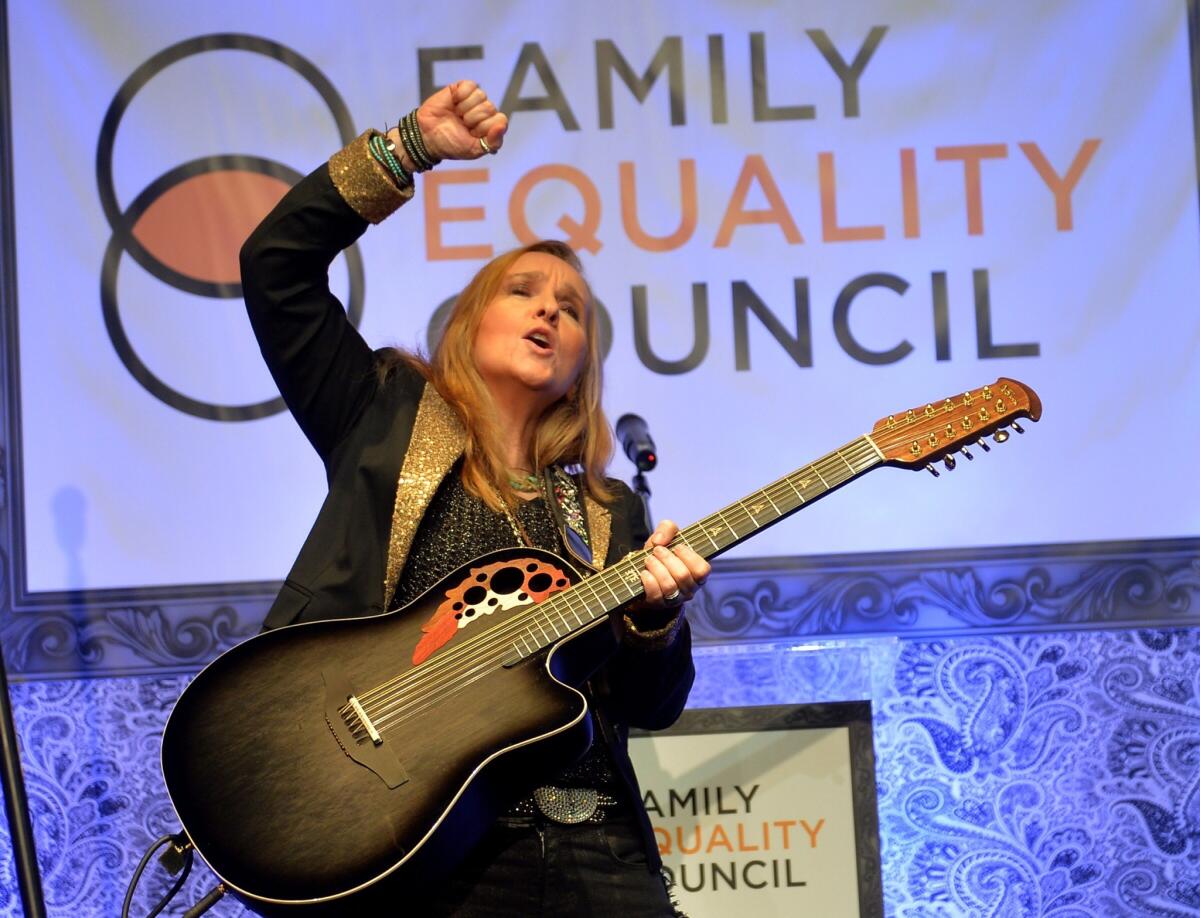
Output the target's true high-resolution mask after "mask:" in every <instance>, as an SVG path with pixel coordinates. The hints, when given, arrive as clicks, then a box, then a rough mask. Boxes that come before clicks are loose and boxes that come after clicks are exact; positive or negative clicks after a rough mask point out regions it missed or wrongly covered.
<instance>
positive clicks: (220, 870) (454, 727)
mask: <svg viewBox="0 0 1200 918" xmlns="http://www.w3.org/2000/svg"><path fill="white" fill-rule="evenodd" d="M535 568H536V570H535ZM522 577H523V578H524V579H522ZM546 577H550V578H551V583H550V585H549V588H548V589H544V590H543V589H533V590H531V589H530V584H532V586H533V587H535V588H541V587H545V586H546V580H545V578H546ZM578 580H579V575H578V574H577V573H576V572H575V571H574V570H573V569H572V568H571V567H570V565H568V564H567V563H566V562H564V561H562V560H561V559H559V558H557V557H555V556H554V555H551V554H549V553H548V552H542V551H538V550H536V549H510V550H505V551H502V552H496V553H494V554H491V555H487V556H485V557H483V558H480V559H477V560H476V561H474V562H471V563H470V564H468V565H464V566H463V567H462V568H460V569H459V570H457V571H455V572H454V573H453V574H451V575H449V576H448V577H446V578H445V579H443V580H442V581H441V582H440V583H439V584H437V585H436V586H434V587H433V588H431V589H430V590H429V591H428V592H427V593H426V594H425V595H424V596H422V597H420V598H419V599H417V600H415V601H414V602H413V603H411V604H410V605H409V606H406V607H405V608H403V609H400V610H398V611H395V612H391V613H388V614H386V615H380V616H372V617H367V618H357V619H346V620H338V621H328V622H315V623H312V624H304V625H297V626H293V627H290V628H284V629H280V630H278V631H272V632H268V633H266V634H262V635H259V636H257V637H255V638H252V639H250V640H248V641H246V642H245V643H243V644H240V645H239V646H237V647H235V648H233V649H232V650H230V651H228V652H227V653H225V654H223V655H222V656H221V657H219V658H218V659H217V660H215V661H214V662H213V663H212V664H211V665H210V666H208V667H207V668H206V669H205V670H203V671H202V672H201V673H200V674H199V675H198V676H197V677H196V679H195V680H194V681H193V682H192V683H191V684H190V685H189V686H188V688H187V689H186V690H185V691H184V693H183V695H182V696H181V697H180V699H179V702H178V703H177V704H176V707H175V709H174V711H173V712H172V714H171V716H170V718H169V720H168V722H167V724H166V727H165V730H164V733H163V745H162V765H163V774H164V776H165V779H166V785H167V790H168V792H169V794H170V796H171V800H172V802H173V803H174V805H175V809H176V812H177V813H178V814H179V817H180V820H181V822H182V823H183V826H184V828H185V830H186V831H187V834H188V837H189V838H191V840H192V842H193V844H194V845H195V847H196V850H197V852H198V853H199V854H200V855H201V856H202V857H203V858H204V859H205V860H206V861H207V862H208V864H209V865H210V866H211V867H212V869H213V870H214V872H215V873H216V874H217V875H218V876H219V877H220V878H221V879H222V880H223V881H225V883H226V885H227V886H228V887H230V888H231V889H232V890H233V891H235V892H236V893H237V894H239V896H240V897H241V898H242V899H243V901H245V902H246V904H247V905H248V907H250V908H252V909H254V910H255V911H258V912H260V913H262V914H277V913H283V914H289V913H292V912H294V911H295V910H296V909H297V908H298V907H302V906H304V907H303V911H304V912H305V913H311V912H313V911H321V910H323V909H320V908H317V909H313V908H312V906H320V905H323V906H324V909H327V910H329V911H332V912H338V911H341V913H343V914H344V913H346V912H345V911H344V910H345V909H346V908H350V907H356V906H358V905H360V904H362V903H363V902H365V901H369V900H371V899H372V898H374V897H377V896H384V897H386V900H387V901H388V902H389V904H390V908H391V910H395V909H396V907H397V906H398V905H402V904H403V902H404V901H405V899H406V898H408V897H413V896H417V895H420V894H421V893H422V892H423V891H425V890H428V889H429V888H431V886H430V884H433V883H436V882H437V879H436V878H437V876H438V875H440V874H444V873H445V872H446V871H447V870H448V869H449V868H451V867H452V866H453V865H454V863H455V862H456V861H457V860H458V859H459V858H461V857H462V856H464V855H465V854H466V853H467V852H468V851H469V850H470V849H471V847H472V845H473V844H474V843H475V841H477V840H478V838H479V837H481V835H482V834H483V832H485V831H486V829H487V828H488V826H489V825H490V824H491V822H492V821H493V820H494V819H495V817H496V816H497V815H498V814H499V813H500V812H502V811H503V810H504V808H505V807H506V806H507V805H509V804H510V803H511V802H512V801H513V800H514V799H516V798H518V797H519V796H520V794H521V793H522V792H524V791H527V790H528V789H529V788H531V787H533V786H536V784H538V783H541V782H543V781H544V780H546V779H547V778H548V777H550V776H551V775H553V774H554V773H555V772H556V771H557V770H558V769H560V768H562V767H564V766H565V765H567V764H569V763H570V762H571V761H573V760H575V759H577V758H578V757H579V756H581V755H582V754H583V753H584V752H585V751H586V750H587V748H588V745H589V743H590V740H591V735H590V733H591V730H590V718H588V717H586V716H585V715H586V713H587V705H586V702H585V699H584V697H583V695H582V694H580V692H578V691H576V690H575V689H574V688H571V687H569V686H568V685H567V684H565V683H564V681H560V678H561V679H563V680H566V681H570V682H573V683H575V684H579V683H580V682H582V680H583V679H585V678H586V677H587V675H588V674H590V672H591V671H592V670H594V669H595V667H596V666H597V665H598V664H599V663H600V662H602V660H603V658H604V656H605V654H606V653H607V652H609V651H610V650H611V648H612V647H613V646H615V644H614V640H613V636H612V632H611V630H610V629H609V628H608V627H607V626H606V625H605V620H604V619H599V620H597V621H595V622H593V623H592V624H591V625H590V626H589V627H587V628H585V629H582V630H581V631H580V632H579V633H578V635H577V636H572V637H571V638H570V639H569V640H568V641H565V642H562V643H560V644H559V645H557V646H555V647H554V648H553V649H552V650H551V651H550V652H549V653H546V652H541V653H538V654H536V655H534V656H531V657H528V658H526V659H523V660H521V661H520V662H517V663H515V664H512V663H510V664H509V665H507V666H506V665H503V664H500V663H497V662H496V661H495V660H492V659H490V658H488V657H486V656H483V655H481V654H480V653H479V652H477V651H473V650H472V648H473V647H476V646H480V645H486V644H490V645H499V644H502V643H503V639H502V636H503V635H504V634H505V629H506V625H507V626H508V629H509V630H511V629H512V625H513V622H514V621H516V620H518V619H520V618H522V617H523V616H527V615H528V613H529V609H530V607H531V606H532V605H533V604H534V601H536V600H538V599H539V598H545V597H544V595H543V596H540V597H539V593H546V594H548V593H550V592H557V591H558V590H561V589H565V588H566V586H568V585H569V584H570V583H574V582H577V581H578ZM522 597H524V598H523V599H522ZM456 603H457V606H456ZM506 605H507V608H505V606H506ZM456 608H457V610H458V611H455V610H456ZM488 609H490V610H491V611H490V612H489V611H487V610H488ZM464 613H466V614H465V615H464ZM448 614H450V615H451V620H452V621H454V622H455V623H456V624H455V625H454V627H453V628H451V629H450V630H449V631H447V630H446V616H447V615H448ZM464 618H466V619H467V621H466V622H465V624H461V625H460V624H458V623H460V622H463V620H464ZM439 622H440V625H439ZM439 628H440V636H436V638H435V643H436V641H437V640H442V641H444V643H443V644H442V646H439V647H436V648H435V649H434V650H433V651H431V652H429V655H428V656H427V657H426V658H424V659H423V660H421V662H419V663H414V654H415V651H417V648H418V647H419V646H420V647H423V648H424V649H426V650H427V649H428V646H429V639H430V635H431V633H432V634H435V635H438V634H439ZM497 629H500V630H497ZM447 634H450V636H449V637H448V638H447V637H446V635H447ZM422 642H425V643H424V644H423V643H422ZM416 656H417V657H420V656H421V653H419V652H418V653H416ZM425 674H428V675H425ZM417 676H423V677H424V678H422V679H417V678H415V677H417ZM380 686H387V687H389V688H386V689H385V690H383V691H381V690H380V689H379V688H378V687H380ZM372 689H375V696H376V701H375V702H374V704H372V703H371V702H368V701H367V700H366V699H367V698H368V697H369V696H371V690H372ZM350 695H355V696H356V697H362V698H363V699H364V701H363V702H362V704H363V708H364V709H365V710H366V711H370V712H371V714H370V716H369V718H368V719H369V720H370V721H371V724H372V726H373V727H375V728H376V730H377V733H378V737H379V740H380V742H376V741H375V740H373V739H372V738H371V737H370V736H369V735H368V734H367V731H366V729H365V728H364V725H363V722H362V719H361V718H359V717H358V716H357V714H356V712H355V711H353V710H351V709H347V707H346V701H347V698H348V697H349V696H350ZM347 711H349V713H347Z"/></svg>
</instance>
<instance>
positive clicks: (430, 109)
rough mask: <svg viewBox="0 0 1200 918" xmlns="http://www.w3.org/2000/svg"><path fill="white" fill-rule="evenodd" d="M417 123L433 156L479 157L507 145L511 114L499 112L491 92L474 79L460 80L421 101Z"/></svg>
mask: <svg viewBox="0 0 1200 918" xmlns="http://www.w3.org/2000/svg"><path fill="white" fill-rule="evenodd" d="M417 125H418V126H419V127H420V128H421V136H422V137H423V138H424V140H425V148H426V149H427V150H428V151H429V153H430V154H431V155H432V156H435V157H437V158H438V159H478V158H479V157H480V156H483V155H485V154H487V153H489V152H490V153H495V152H496V151H497V150H499V149H500V147H501V146H503V145H504V132H505V131H507V130H508V116H507V115H505V114H504V113H503V112H499V111H497V110H496V106H495V105H493V104H492V102H491V100H490V99H488V97H487V93H485V92H484V91H483V90H482V89H481V88H480V87H479V86H477V85H476V84H475V83H474V82H473V81H471V80H459V81H458V82H457V83H451V84H450V85H449V86H446V87H444V88H442V89H439V90H438V91H437V92H435V93H434V94H433V95H432V96H430V97H429V98H428V99H426V100H425V101H424V102H422V103H421V107H420V108H418V109H417ZM481 140H482V141H483V143H481V142H480V141H481ZM485 143H486V148H485V146H484V144H485Z"/></svg>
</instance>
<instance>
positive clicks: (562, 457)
mask: <svg viewBox="0 0 1200 918" xmlns="http://www.w3.org/2000/svg"><path fill="white" fill-rule="evenodd" d="M506 129H507V118H506V117H505V115H503V114H502V113H499V112H497V111H496V109H495V106H494V105H492V103H491V102H490V101H489V100H488V98H487V96H486V94H485V93H484V92H483V90H482V89H480V88H479V87H478V86H476V85H475V84H474V83H472V82H470V81H462V82H459V83H455V84H453V85H451V86H448V87H446V88H444V89H442V90H440V91H438V92H437V93H435V94H434V95H433V96H431V97H430V98H429V99H427V100H426V101H425V102H424V103H423V104H422V105H421V106H420V108H419V109H417V110H415V111H414V112H413V113H411V114H410V115H408V116H406V117H405V118H404V119H403V120H402V122H401V124H400V125H399V126H398V127H396V128H393V129H392V130H391V131H389V132H388V133H387V134H386V135H379V134H376V133H375V132H373V131H368V132H367V133H365V134H363V135H362V136H361V137H359V138H358V139H357V140H356V141H354V142H353V143H352V144H350V145H349V146H348V147H346V148H345V149H344V150H341V151H339V152H338V153H336V154H335V155H334V156H333V157H332V158H331V159H330V161H329V164H328V166H327V167H326V166H322V167H321V168H319V169H318V170H317V171H316V172H314V173H312V174H311V175H309V176H308V177H307V178H305V179H304V180H303V181H301V182H300V183H299V184H298V185H297V186H296V187H295V188H293V189H292V190H291V191H290V192H289V193H288V194H287V196H286V197H285V198H284V199H283V200H282V201H281V202H280V204H279V206H278V207H276V208H275V210H274V211H272V213H271V214H270V215H269V216H268V217H267V218H266V219H265V220H264V221H263V223H262V224H261V225H260V226H259V227H258V229H257V230H255V232H254V234H253V235H252V236H251V237H250V239H249V240H248V241H247V242H246V245H245V246H244V248H243V250H242V280H243V287H244V292H245V297H246V304H247V307H248V309H249V313H250V318H251V322H252V324H253V327H254V331H255V334H256V336H257V337H258V341H259V344H260V346H261V348H262V352H263V356H264V357H265V359H266V361H267V364H268V366H269V368H270V370H271V373H272V375H273V376H274V378H275V381H276V383H277V384H278V386H279V390H280V392H281V393H282V395H283V397H284V399H285V401H286V402H287V405H288V407H289V409H290V410H291V411H292V413H293V415H294V416H295V418H296V420H297V421H298V422H299V424H300V426H301V428H302V429H303V430H304V433H305V434H306V435H307V436H308V438H309V440H310V441H311V442H312V444H313V446H314V447H315V448H316V450H317V452H318V453H319V454H320V456H321V458H322V460H323V461H324V463H325V467H326V472H327V476H328V481H329V495H328V497H327V498H326V500H325V503H324V505H323V506H322V508H321V511H320V513H319V515H318V517H317V520H316V523H315V524H314V526H313V529H312V532H311V533H310V534H309V537H308V539H307V540H306V541H305V543H304V546H303V548H302V549H301V552H300V555H299V557H298V558H297V560H296V563H295V565H294V566H293V568H292V570H291V572H290V573H289V575H288V578H287V580H286V581H285V583H284V586H283V589H282V590H281V591H280V594H279V596H278V598H277V599H276V601H275V603H274V605H273V606H272V607H271V609H270V611H269V613H268V615H267V619H266V622H265V627H267V628H277V627H281V626H284V625H288V624H291V623H293V622H299V621H313V620H319V619H326V618H335V617H339V616H353V615H361V614H363V613H364V612H367V613H378V612H383V611H385V610H390V609H394V608H399V607H402V606H404V605H405V604H406V603H408V602H409V601H410V600H412V599H413V598H415V597H417V596H419V595H420V594H421V593H423V592H424V591H425V590H426V589H427V588H428V587H430V586H431V585H433V584H434V583H436V582H437V581H438V579H439V578H440V577H442V576H443V575H445V574H447V573H448V572H450V571H452V570H454V569H455V568H456V567H458V566H459V565H461V564H464V563H466V562H467V561H470V560H471V559H473V558H475V557H477V556H478V555H480V554H482V553H484V552H486V551H490V550H496V549H501V548H507V547H512V546H515V545H532V546H537V547H541V548H546V549H549V550H552V551H555V552H557V553H558V554H560V555H565V554H570V555H571V556H573V558H574V560H575V561H576V562H577V566H586V565H589V564H590V565H591V566H592V567H594V568H600V567H603V566H606V565H608V564H612V563H613V562H615V561H617V560H619V559H620V558H622V557H623V556H625V555H626V554H628V553H629V552H630V551H631V550H633V549H635V548H642V547H644V548H646V549H652V552H651V554H650V555H649V556H647V559H646V563H645V570H644V571H643V572H642V574H641V579H642V586H643V589H644V597H643V599H642V600H641V601H639V602H638V603H636V604H634V605H632V606H630V607H627V608H626V609H625V610H623V612H624V614H623V615H621V616H620V620H619V621H616V622H614V633H615V635H616V639H615V640H613V641H612V642H611V643H612V648H611V655H610V656H609V657H608V658H607V660H606V662H605V663H604V664H603V666H602V667H601V668H600V669H599V670H598V671H597V672H596V673H595V675H593V676H592V677H591V678H590V679H589V680H588V682H587V685H586V687H585V688H584V691H585V692H586V693H587V695H588V697H589V699H590V708H591V710H592V712H593V713H592V715H591V716H592V717H593V720H594V723H593V727H594V737H595V740H594V742H593V745H592V748H591V750H590V751H589V752H588V754H587V755H586V756H585V757H584V758H583V760H582V761H581V762H579V763H577V764H575V765H573V766H570V767H568V768H567V769H566V770H565V771H560V772H559V773H557V774H555V773H553V772H552V771H551V772H549V773H546V774H543V775H540V776H538V780H539V781H541V782H543V783H542V784H541V786H539V787H537V788H536V789H534V790H533V792H532V793H531V794H530V795H528V796H526V797H525V798H524V799H521V800H518V801H517V802H516V803H515V805H514V806H513V807H512V808H511V809H510V810H508V812H507V813H506V814H505V815H504V816H502V817H501V818H500V819H499V820H498V821H497V823H496V824H495V826H494V827H493V828H492V829H491V830H490V831H489V832H488V834H487V835H486V837H485V838H484V840H483V842H482V843H481V844H480V845H479V846H478V847H477V848H476V849H475V850H474V851H473V852H472V853H471V854H469V855H468V856H467V857H466V859H465V860H464V862H463V863H462V864H461V865H460V866H459V868H458V869H457V870H456V871H455V872H454V873H453V875H452V876H451V878H450V880H449V882H447V883H443V884H439V886H438V887H437V889H436V890H432V891H428V890H427V891H426V893H427V895H428V901H425V902H423V903H422V904H421V905H420V906H419V908H418V907H417V906H416V905H415V904H414V903H408V904H409V906H410V908H416V909H417V911H414V913H418V912H419V913H421V914H459V915H491V914H520V915H537V914H547V915H549V914H570V915H589V914H605V915H610V914H614V913H618V912H619V913H622V914H624V915H626V916H630V918H632V916H637V915H669V914H672V909H671V906H670V902H669V900H668V897H667V895H666V892H665V890H664V887H663V883H662V881H661V878H660V875H659V872H658V871H659V867H660V861H659V858H658V853H657V849H656V846H655V844H654V840H653V834H652V832H651V830H650V825H649V821H648V819H647V818H646V813H645V810H644V808H643V807H642V805H641V800H640V794H639V791H638V788H637V783H636V780H635V778H634V776H633V771H632V766H631V765H630V762H629V756H628V753H627V751H626V735H627V730H628V727H630V726H637V727H642V728H648V729H654V728H662V727H665V726H668V725H669V724H670V723H672V722H673V721H674V720H675V718H676V717H677V716H678V715H679V713H680V711H681V710H682V709H683V705H684V703H685V701H686V700H687V693H688V691H689V689H690V687H691V682H692V678H693V668H692V661H691V651H690V636H689V632H688V627H687V622H686V620H685V619H684V617H683V614H682V605H683V603H684V602H685V601H686V600H687V599H689V598H690V597H691V596H692V594H693V593H694V592H695V591H696V589H697V588H698V587H699V586H700V585H701V584H702V583H703V581H704V578H705V577H706V576H707V575H708V573H709V567H708V564H707V563H706V562H705V561H704V560H703V559H702V558H701V557H699V556H698V555H696V554H695V553H694V552H692V551H691V550H690V549H688V548H686V547H678V548H676V549H674V550H670V549H668V548H667V547H666V546H667V545H668V544H669V543H670V542H671V541H672V539H673V538H674V537H675V535H676V533H677V531H678V530H677V529H676V527H675V526H674V524H672V523H670V522H663V523H662V524H660V525H659V526H658V528H657V529H655V531H654V532H653V533H652V534H650V533H647V527H646V524H645V514H644V508H643V507H642V505H641V501H640V500H639V499H638V498H637V497H635V496H634V495H633V494H632V493H631V492H630V491H629V489H628V488H626V487H625V486H624V485H622V484H620V483H618V482H615V481H613V480H610V479H606V478H604V475H603V472H604V466H605V463H606V461H607V459H608V455H609V453H610V451H611V437H610V435H609V433H608V427H607V422H606V421H605V419H604V415H603V413H602V411H601V407H600V395H601V392H600V379H601V363H600V354H599V341H598V334H597V320H596V315H595V310H594V302H593V298H592V296H591V292H590V290H589V289H588V286H587V284H586V283H585V281H584V279H583V277H582V275H581V272H580V265H579V262H578V260H577V258H576V257H575V255H574V253H573V252H571V250H570V249H569V248H568V247H567V246H566V245H564V244H562V243H554V242H545V243H538V244H535V245H532V246H527V247H525V248H523V249H520V250H517V251H515V252H511V253H508V254H505V255H501V256H500V257H499V258H497V259H495V260H494V261H493V262H491V263H490V264H488V265H486V266H485V267H484V268H483V269H482V270H481V271H480V272H479V274H478V275H477V276H476V277H475V278H474V279H473V280H472V281H471V283H470V284H469V285H468V286H467V288H466V289H465V290H464V291H463V293H462V294H461V295H460V297H459V299H458V301H457V303H456V306H455V309H454V310H453V312H452V314H451V316H450V318H449V320H448V323H447V326H446V330H445V332H444V334H443V337H442V340H441V343H440V344H439V346H438V348H437V351H436V352H435V354H434V355H433V356H432V359H431V360H429V361H425V360H422V359H421V358H418V357H416V356H413V355H407V354H402V353H399V352H396V351H390V350H384V351H379V352H374V353H373V352H372V351H371V350H370V348H369V347H368V346H367V344H366V343H365V342H364V341H363V340H362V338H361V337H360V336H359V335H358V333H357V332H356V331H355V330H354V328H353V327H352V326H351V325H350V323H349V322H348V321H347V319H346V316H345V312H344V310H343V308H342V306H341V304H340V303H338V301H337V300H336V298H335V297H334V296H333V295H332V294H331V293H330V291H329V287H328V280H327V269H328V265H329V263H330V262H331V261H332V259H333V258H334V257H335V256H336V255H337V253H338V252H340V251H341V250H342V249H343V248H345V247H346V246H348V245H350V244H351V243H352V242H354V240H355V239H357V238H358V236H359V235H361V234H362V233H363V232H364V231H365V229H366V227H367V224H368V223H369V222H376V223H377V222H379V221H380V220H382V219H383V218H384V217H386V216H387V215H388V214H390V213H391V212H392V211H394V210H395V209H397V208H398V207H399V206H400V205H402V204H403V203H404V202H405V201H407V200H409V199H410V198H411V197H412V194H413V190H414V185H415V182H414V178H413V174H414V173H417V172H420V171H424V170H426V169H428V168H432V167H433V166H434V165H436V164H437V163H438V162H440V161H441V160H443V159H460V160H470V159H476V158H478V157H480V156H483V155H486V154H488V153H495V152H497V151H498V150H499V149H500V148H501V146H502V145H503V142H504V134H505V131H506ZM578 467H582V471H581V472H577V474H574V475H573V474H569V473H568V469H572V468H575V469H577V468H578ZM435 651H436V648H434V651H431V652H435Z"/></svg>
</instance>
